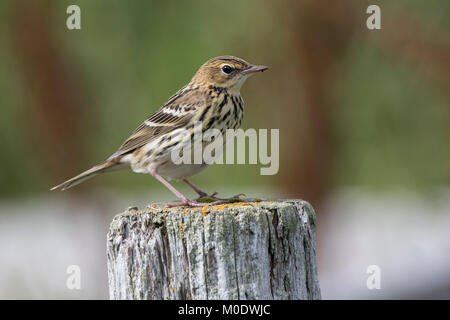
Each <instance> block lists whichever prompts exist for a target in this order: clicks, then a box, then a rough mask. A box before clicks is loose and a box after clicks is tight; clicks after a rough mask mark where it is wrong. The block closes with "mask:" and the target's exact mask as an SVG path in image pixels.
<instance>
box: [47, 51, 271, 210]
mask: <svg viewBox="0 0 450 320" xmlns="http://www.w3.org/2000/svg"><path fill="white" fill-rule="evenodd" d="M266 69H268V67H266V66H257V65H252V64H250V63H248V62H246V61H244V60H243V59H240V58H237V57H233V56H220V57H216V58H213V59H211V60H209V61H207V62H206V63H204V64H203V65H202V66H201V67H200V69H198V71H197V72H196V74H195V75H194V77H193V78H192V79H191V81H190V82H189V83H188V84H187V85H186V86H184V87H183V88H181V89H180V90H179V91H178V92H177V93H175V94H174V95H173V96H172V97H170V98H169V100H168V101H167V102H166V103H164V104H163V105H162V106H161V108H159V110H158V111H157V112H156V113H154V114H152V115H151V116H150V117H149V118H148V119H147V120H146V121H144V122H143V123H142V124H141V125H140V126H139V127H138V128H137V129H136V130H135V131H134V132H133V133H132V134H131V136H130V137H129V138H128V139H127V140H126V141H125V142H124V143H123V144H122V146H120V148H119V150H117V151H116V152H115V153H114V154H113V155H111V156H110V157H109V158H108V159H106V160H105V161H104V162H102V163H100V164H98V165H96V166H94V167H92V168H91V169H89V170H87V171H85V172H83V173H81V174H79V175H77V176H76V177H73V178H72V179H70V180H67V181H65V182H63V183H61V184H60V185H57V186H55V187H53V188H52V189H51V190H55V189H61V190H66V189H68V188H71V187H73V186H75V185H77V184H79V183H81V182H83V181H84V180H86V179H88V178H91V177H93V176H94V175H97V174H99V173H102V172H107V171H110V170H115V169H121V168H125V167H128V166H130V167H131V169H132V170H133V171H134V172H139V173H147V172H149V173H150V174H151V175H152V176H154V177H155V178H156V179H158V180H159V181H160V182H161V183H163V184H164V185H165V186H166V187H167V188H169V190H170V191H172V192H173V193H174V194H175V195H176V196H177V197H178V199H179V200H180V202H176V203H173V204H170V206H181V205H188V206H204V205H210V204H211V203H201V202H198V201H196V200H189V199H188V198H187V197H186V196H184V195H183V194H182V193H181V192H179V191H178V190H177V189H175V188H174V187H173V186H172V185H171V184H170V183H169V182H168V181H167V180H166V179H165V178H163V176H164V177H168V178H171V179H182V180H183V181H184V182H185V183H186V184H188V185H189V186H190V187H191V188H192V189H194V191H195V192H197V193H198V195H199V196H200V197H205V196H208V195H207V193H205V192H204V191H202V190H200V189H199V188H197V187H196V186H195V185H194V184H192V183H191V182H189V181H188V180H187V178H188V177H190V176H193V175H195V174H197V173H199V172H200V171H202V170H203V169H205V168H206V167H207V166H208V164H207V163H205V161H204V160H202V161H201V163H181V164H175V163H174V162H173V161H172V158H171V152H172V151H173V150H174V149H175V148H180V147H181V146H185V145H189V146H192V148H194V146H196V145H198V144H196V143H195V142H194V143H193V141H192V140H193V139H195V138H194V137H195V135H194V124H197V123H201V126H202V130H208V129H217V130H220V132H221V133H222V134H223V135H224V134H225V131H226V129H237V128H239V127H240V125H241V122H242V117H243V115H244V102H243V100H242V98H241V95H240V89H241V86H242V84H243V83H244V82H245V80H246V79H247V78H248V77H249V76H250V75H252V74H254V73H255V72H259V71H264V70H266ZM223 141H224V143H225V142H226V141H225V138H224V139H223ZM201 145H202V146H204V145H205V142H204V141H202V142H201ZM178 150H179V149H178ZM194 153H195V150H192V154H194ZM215 194H216V193H214V194H212V195H211V196H212V197H215ZM215 199H216V200H217V201H216V202H213V203H219V202H221V201H224V200H226V199H219V198H215Z"/></svg>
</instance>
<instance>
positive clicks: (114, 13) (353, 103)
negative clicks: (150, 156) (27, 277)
mask: <svg viewBox="0 0 450 320" xmlns="http://www.w3.org/2000/svg"><path fill="white" fill-rule="evenodd" d="M70 4H77V5H79V6H80V8H81V20H82V22H81V23H82V28H81V30H68V29H67V28H66V19H67V16H68V15H67V14H66V8H67V6H68V5H70ZM370 4H378V5H379V6H380V7H381V13H382V29H381V30H368V29H367V27H366V19H367V17H368V15H367V14H366V8H367V6H368V5H370ZM449 18H450V2H449V1H445V0H441V1H438V0H434V1H421V0H403V1H395V2H393V1H357V0H354V1H352V0H348V1H339V2H337V1H306V0H302V1H294V0H282V1H260V0H246V1H241V0H229V1H204V0H193V1H164V2H162V1H143V0H138V1H123V0H108V1H106V0H85V1H66V0H59V1H56V0H53V1H50V0H46V1H45V0H14V1H1V2H0V39H1V40H0V55H1V59H0V70H1V71H0V110H1V116H0V136H1V140H2V144H1V146H2V148H1V149H0V197H1V198H2V199H3V200H4V201H10V200H11V199H16V201H17V202H20V201H21V199H30V198H31V199H33V198H34V197H39V196H44V197H47V199H49V200H48V201H50V202H52V201H56V200H55V199H59V198H60V197H61V195H60V193H54V194H51V195H49V194H48V193H49V192H48V189H49V188H50V187H51V186H53V185H55V184H58V183H60V182H62V181H64V180H65V179H67V178H70V177H72V176H74V175H76V174H78V173H79V172H81V171H82V170H85V169H87V168H89V167H90V166H92V165H94V164H96V163H98V162H101V161H102V160H104V159H105V158H107V157H108V156H109V155H110V154H112V153H113V152H114V151H115V150H116V149H117V148H118V147H119V146H120V144H121V143H122V142H123V140H124V139H125V138H126V137H128V135H129V134H130V133H131V132H132V131H133V130H134V129H135V128H136V127H137V126H138V125H139V124H140V123H141V122H142V121H143V120H145V119H146V118H147V117H148V116H149V115H150V114H152V113H153V112H154V111H156V110H157V109H158V108H159V106H160V105H161V104H162V103H164V102H165V100H166V99H167V98H168V97H169V96H170V95H172V94H173V93H174V92H176V91H177V90H178V89H179V88H181V87H182V86H183V85H184V84H186V83H187V82H188V81H189V80H190V78H191V77H192V76H193V74H194V73H195V71H196V70H197V68H198V67H199V66H200V65H201V64H202V63H203V62H205V61H206V60H208V59H210V58H212V57H215V56H218V55H226V54H230V55H235V56H238V57H241V58H244V59H246V60H247V61H249V62H251V63H254V64H264V65H268V66H270V67H271V68H270V70H269V71H268V72H265V73H264V74H261V75H257V76H255V77H252V78H251V79H250V80H249V81H247V83H246V84H245V85H244V87H243V89H242V92H241V93H242V95H243V97H244V99H245V102H246V105H245V110H246V111H245V118H244V122H243V128H244V129H246V128H279V129H280V171H279V173H278V174H277V175H275V176H261V175H260V174H259V166H256V165H233V166H229V165H227V166H220V165H214V166H212V167H211V168H209V169H207V170H205V171H204V172H202V173H201V174H199V175H198V176H196V177H195V178H194V179H193V182H195V183H196V184H198V185H199V186H202V187H204V188H205V189H208V190H209V189H211V191H213V190H214V191H216V190H217V191H221V190H222V191H223V190H227V192H228V190H235V191H237V192H240V191H241V190H252V189H253V188H255V190H265V191H264V192H263V194H262V195H261V194H248V195H249V196H255V197H257V196H266V197H270V196H284V197H296V198H303V199H305V200H307V201H310V202H311V203H312V204H313V205H314V207H315V208H316V211H317V213H318V221H319V223H318V226H319V227H318V228H319V231H318V232H319V242H320V239H321V237H322V239H324V240H323V241H324V242H325V241H326V240H325V237H326V235H324V234H321V231H320V228H321V223H320V221H321V219H322V221H324V223H323V225H325V224H326V222H325V219H326V216H327V215H331V214H333V212H332V211H333V210H326V207H327V203H328V202H327V201H328V200H329V199H330V197H332V196H333V195H334V194H335V193H336V191H337V190H341V189H343V188H349V187H351V188H357V189H360V190H366V191H367V190H368V192H370V193H374V194H377V193H379V192H380V193H386V192H388V193H390V192H391V191H390V190H409V192H412V193H414V194H418V195H420V197H424V198H428V197H429V196H431V197H433V195H434V194H435V191H436V189H437V188H447V187H448V185H449V184H450V147H449V146H450V94H449V92H450V19H449ZM262 187H264V189H261V188H262ZM97 188H98V189H101V188H108V189H110V190H114V192H116V193H117V194H122V195H123V194H132V193H134V192H135V191H136V192H147V194H148V195H149V199H147V200H148V201H157V200H159V199H154V198H152V190H155V189H157V190H159V194H161V192H166V190H165V189H164V187H163V186H161V185H160V184H159V183H158V182H157V181H155V180H154V179H152V178H151V177H150V176H148V175H142V174H141V175H138V174H133V173H131V172H130V171H123V172H115V173H111V174H107V175H102V176H101V177H97V178H94V179H92V180H89V181H88V182H86V183H83V184H82V185H80V186H79V187H77V188H74V189H71V190H70V191H68V192H67V194H65V195H64V196H65V197H72V196H73V195H77V194H85V193H87V191H89V192H90V191H91V190H94V189H97ZM184 190H186V189H184ZM230 192H231V191H230ZM221 194H222V195H223V192H222V193H221ZM167 195H168V197H170V196H171V195H170V193H169V191H167ZM225 195H226V194H225ZM49 197H50V198H49ZM130 204H131V203H130ZM121 209H122V208H116V212H118V211H120V210H121ZM322 209H323V210H322ZM109 213H110V214H111V212H109ZM322 232H323V231H322ZM319 248H320V243H319Z"/></svg>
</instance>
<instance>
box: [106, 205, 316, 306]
mask: <svg viewBox="0 0 450 320" xmlns="http://www.w3.org/2000/svg"><path fill="white" fill-rule="evenodd" d="M107 259H108V277H109V291H110V298H111V299H320V288H319V282H318V276H317V265H316V253H315V213H314V210H313V208H312V207H311V206H310V205H309V204H308V203H307V202H305V201H302V200H274V201H252V202H237V203H233V204H222V205H214V206H205V207H203V208H202V207H199V208H188V207H178V208H170V209H169V208H164V207H162V206H160V205H153V206H151V207H148V208H147V209H145V210H137V209H136V208H129V209H128V210H127V211H126V212H124V213H122V214H119V215H117V216H116V217H115V218H114V220H113V221H112V223H111V226H110V230H109V233H108V236H107Z"/></svg>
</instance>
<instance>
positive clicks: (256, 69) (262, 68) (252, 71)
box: [242, 66, 269, 74]
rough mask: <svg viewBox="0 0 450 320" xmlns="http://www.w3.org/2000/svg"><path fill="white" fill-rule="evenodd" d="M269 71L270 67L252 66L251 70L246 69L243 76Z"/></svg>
mask: <svg viewBox="0 0 450 320" xmlns="http://www.w3.org/2000/svg"><path fill="white" fill-rule="evenodd" d="M267 69H269V67H266V66H251V67H250V68H248V69H245V70H244V71H242V74H252V73H255V72H259V71H261V72H262V71H264V70H267Z"/></svg>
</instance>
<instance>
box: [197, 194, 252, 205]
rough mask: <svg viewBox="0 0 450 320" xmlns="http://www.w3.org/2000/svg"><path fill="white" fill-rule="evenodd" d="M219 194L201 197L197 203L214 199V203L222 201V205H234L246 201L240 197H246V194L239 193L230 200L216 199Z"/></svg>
mask: <svg viewBox="0 0 450 320" xmlns="http://www.w3.org/2000/svg"><path fill="white" fill-rule="evenodd" d="M216 194H217V192H214V193H213V194H211V195H206V196H203V197H202V196H200V197H198V198H197V199H196V201H202V202H204V201H208V200H210V201H211V199H212V201H214V200H216V201H221V203H224V202H227V203H234V202H242V201H245V200H244V199H241V198H240V197H242V196H245V194H243V193H239V194H237V195H235V196H232V197H229V198H218V197H216Z"/></svg>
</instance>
